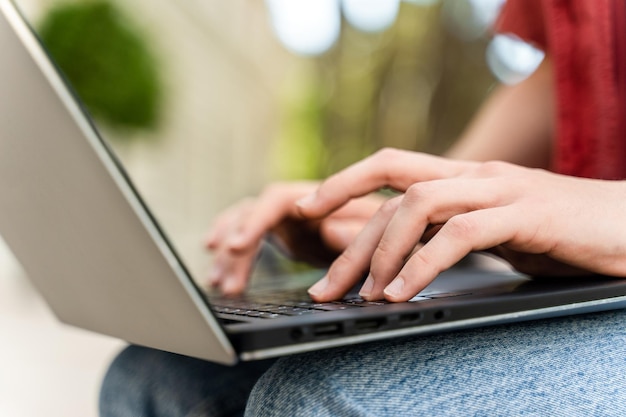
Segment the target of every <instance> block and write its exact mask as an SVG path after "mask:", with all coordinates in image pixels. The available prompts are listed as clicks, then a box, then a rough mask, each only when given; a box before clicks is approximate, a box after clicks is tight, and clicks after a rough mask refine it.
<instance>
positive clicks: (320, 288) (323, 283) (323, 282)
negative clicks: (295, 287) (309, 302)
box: [308, 275, 328, 297]
mask: <svg viewBox="0 0 626 417" xmlns="http://www.w3.org/2000/svg"><path fill="white" fill-rule="evenodd" d="M327 286H328V275H326V276H324V278H322V279H320V280H319V281H317V282H316V283H315V284H313V286H312V287H311V288H309V290H308V293H309V294H311V295H312V296H315V297H319V296H320V295H322V293H323V292H324V290H325V289H326V287H327Z"/></svg>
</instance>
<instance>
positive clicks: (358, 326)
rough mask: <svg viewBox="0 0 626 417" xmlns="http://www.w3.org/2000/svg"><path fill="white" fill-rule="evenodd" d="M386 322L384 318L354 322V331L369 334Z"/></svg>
mask: <svg viewBox="0 0 626 417" xmlns="http://www.w3.org/2000/svg"><path fill="white" fill-rule="evenodd" d="M386 322H387V320H386V319H385V318H379V319H367V320H357V321H355V322H354V330H356V331H357V332H369V331H372V330H377V329H380V328H381V327H382V326H384V325H385V323H386Z"/></svg>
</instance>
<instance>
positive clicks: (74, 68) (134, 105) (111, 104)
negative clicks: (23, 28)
mask: <svg viewBox="0 0 626 417" xmlns="http://www.w3.org/2000/svg"><path fill="white" fill-rule="evenodd" d="M38 32H39V35H40V37H41V39H42V41H43V43H44V44H45V45H46V47H47V49H48V52H49V53H50V54H51V55H52V57H53V58H54V60H55V61H56V63H57V65H58V66H59V67H60V68H61V70H62V71H63V72H64V73H65V76H66V78H67V79H68V80H69V82H70V83H71V84H72V86H73V88H74V89H75V91H76V92H77V94H78V96H79V97H80V98H81V99H82V101H83V102H84V103H85V105H86V106H87V108H88V109H89V111H90V112H91V113H92V114H93V115H94V116H95V117H96V118H98V119H100V120H102V121H104V122H106V123H107V124H108V125H110V126H111V127H114V128H122V129H128V128H154V127H156V125H157V122H158V119H159V108H160V103H161V98H162V88H161V80H160V76H159V73H158V71H157V64H156V62H155V58H154V57H153V55H152V53H151V51H150V50H149V48H148V46H147V44H146V41H145V38H144V36H143V34H142V33H140V31H138V30H137V29H136V28H135V27H134V26H133V25H132V23H131V22H129V21H128V20H127V19H126V18H125V17H124V16H123V15H122V13H121V11H120V10H118V9H117V8H116V7H115V6H114V5H113V4H111V3H110V2H108V1H104V0H94V1H82V2H78V3H66V4H61V5H57V6H55V7H53V8H52V9H51V10H50V11H49V12H48V13H47V14H46V15H45V17H44V19H43V21H42V22H41V24H40V26H39V31H38Z"/></svg>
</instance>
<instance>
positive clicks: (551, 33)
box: [496, 0, 626, 179]
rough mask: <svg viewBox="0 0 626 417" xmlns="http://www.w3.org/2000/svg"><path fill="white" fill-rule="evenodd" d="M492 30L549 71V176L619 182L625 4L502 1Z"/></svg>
mask: <svg viewBox="0 0 626 417" xmlns="http://www.w3.org/2000/svg"><path fill="white" fill-rule="evenodd" d="M496 30H497V31H498V32H501V33H507V32H512V33H514V34H516V35H517V36H519V37H521V38H522V39H524V40H526V41H529V42H531V43H533V44H535V45H536V46H538V47H540V48H542V49H544V50H545V51H546V52H547V53H548V54H550V56H551V57H552V61H553V65H554V72H555V74H554V76H555V88H556V103H557V133H556V138H555V143H554V152H553V160H552V169H553V170H554V171H556V172H560V173H563V174H568V175H576V176H584V177H593V178H603V179H625V178H626V135H625V133H626V129H625V126H626V123H625V122H624V119H625V115H626V105H625V104H624V103H625V101H626V87H625V85H626V82H625V77H626V3H625V2H624V1H623V0H508V1H507V3H506V5H505V6H504V8H503V10H502V13H501V15H500V19H499V20H498V23H497V25H496Z"/></svg>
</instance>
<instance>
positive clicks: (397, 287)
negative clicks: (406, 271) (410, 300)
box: [384, 277, 404, 297]
mask: <svg viewBox="0 0 626 417" xmlns="http://www.w3.org/2000/svg"><path fill="white" fill-rule="evenodd" d="M403 289H404V279H403V278H401V277H398V278H396V279H394V280H393V281H391V284H389V285H387V288H385V291H384V293H385V295H388V296H390V297H399V296H400V295H402V290H403Z"/></svg>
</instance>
